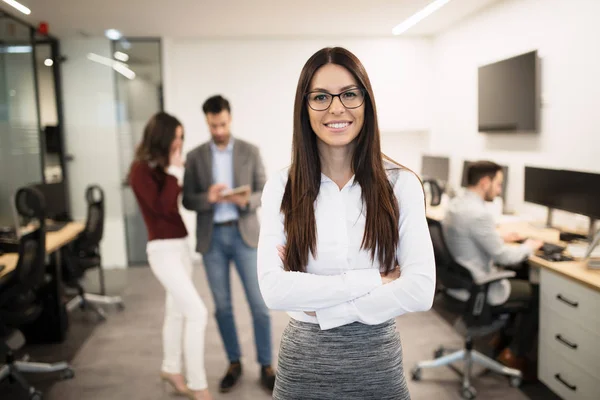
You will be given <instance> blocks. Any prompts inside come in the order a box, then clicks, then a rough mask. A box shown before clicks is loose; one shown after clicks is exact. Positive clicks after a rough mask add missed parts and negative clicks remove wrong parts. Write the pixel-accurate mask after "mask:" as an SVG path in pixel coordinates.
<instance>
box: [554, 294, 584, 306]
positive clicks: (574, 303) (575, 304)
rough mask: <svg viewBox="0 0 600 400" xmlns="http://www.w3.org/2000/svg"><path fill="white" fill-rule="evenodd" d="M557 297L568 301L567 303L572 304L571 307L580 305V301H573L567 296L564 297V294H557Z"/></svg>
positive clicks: (565, 301)
mask: <svg viewBox="0 0 600 400" xmlns="http://www.w3.org/2000/svg"><path fill="white" fill-rule="evenodd" d="M556 298H557V299H558V300H560V301H562V302H563V303H566V304H568V305H570V306H571V307H573V308H577V306H578V305H579V303H578V302H576V301H571V300H569V299H566V298H564V297H563V296H562V294H557V295H556Z"/></svg>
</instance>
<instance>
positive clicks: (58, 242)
mask: <svg viewBox="0 0 600 400" xmlns="http://www.w3.org/2000/svg"><path fill="white" fill-rule="evenodd" d="M84 229H85V224H84V223H83V222H70V223H68V224H67V225H65V226H64V227H63V228H62V229H61V230H59V231H56V232H46V254H52V253H54V252H56V251H57V250H59V249H60V248H61V247H63V246H64V245H66V244H68V243H70V242H72V241H73V240H75V239H76V238H77V236H79V234H80V233H81V232H83V230H84ZM18 261H19V255H18V254H17V253H6V254H4V255H2V256H0V264H4V265H6V267H5V268H4V269H3V270H2V272H0V282H2V279H3V278H4V277H5V276H7V275H8V274H10V273H11V272H12V271H13V270H14V269H15V268H16V267H17V262H18Z"/></svg>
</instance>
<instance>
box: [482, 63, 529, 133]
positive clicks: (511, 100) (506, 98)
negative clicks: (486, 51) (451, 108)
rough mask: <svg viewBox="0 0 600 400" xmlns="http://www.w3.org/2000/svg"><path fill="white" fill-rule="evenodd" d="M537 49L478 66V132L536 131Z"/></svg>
mask: <svg viewBox="0 0 600 400" xmlns="http://www.w3.org/2000/svg"><path fill="white" fill-rule="evenodd" d="M537 69H538V58H537V51H532V52H530V53H526V54H521V55H519V56H516V57H513V58H509V59H507V60H503V61H499V62H496V63H493V64H488V65H484V66H482V67H479V73H478V114H479V119H478V121H479V122H478V124H479V132H537V131H538V120H539V117H538V115H539V101H538V98H539V96H538V93H539V88H538V72H537Z"/></svg>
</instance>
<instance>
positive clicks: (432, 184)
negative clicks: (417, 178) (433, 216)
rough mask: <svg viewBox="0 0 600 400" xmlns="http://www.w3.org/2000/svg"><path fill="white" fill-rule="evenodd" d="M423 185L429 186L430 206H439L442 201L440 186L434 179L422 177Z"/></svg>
mask: <svg viewBox="0 0 600 400" xmlns="http://www.w3.org/2000/svg"><path fill="white" fill-rule="evenodd" d="M423 186H425V187H429V192H430V193H431V198H430V200H429V205H430V206H439V205H440V203H441V202H442V192H443V190H442V188H441V187H440V185H439V183H438V182H437V181H436V180H435V179H424V180H423Z"/></svg>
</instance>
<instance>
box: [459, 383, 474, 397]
mask: <svg viewBox="0 0 600 400" xmlns="http://www.w3.org/2000/svg"><path fill="white" fill-rule="evenodd" d="M460 395H461V397H462V398H463V399H466V400H473V399H474V398H475V397H477V391H476V390H475V388H474V387H472V386H471V387H466V388H462V389H461V391H460Z"/></svg>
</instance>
